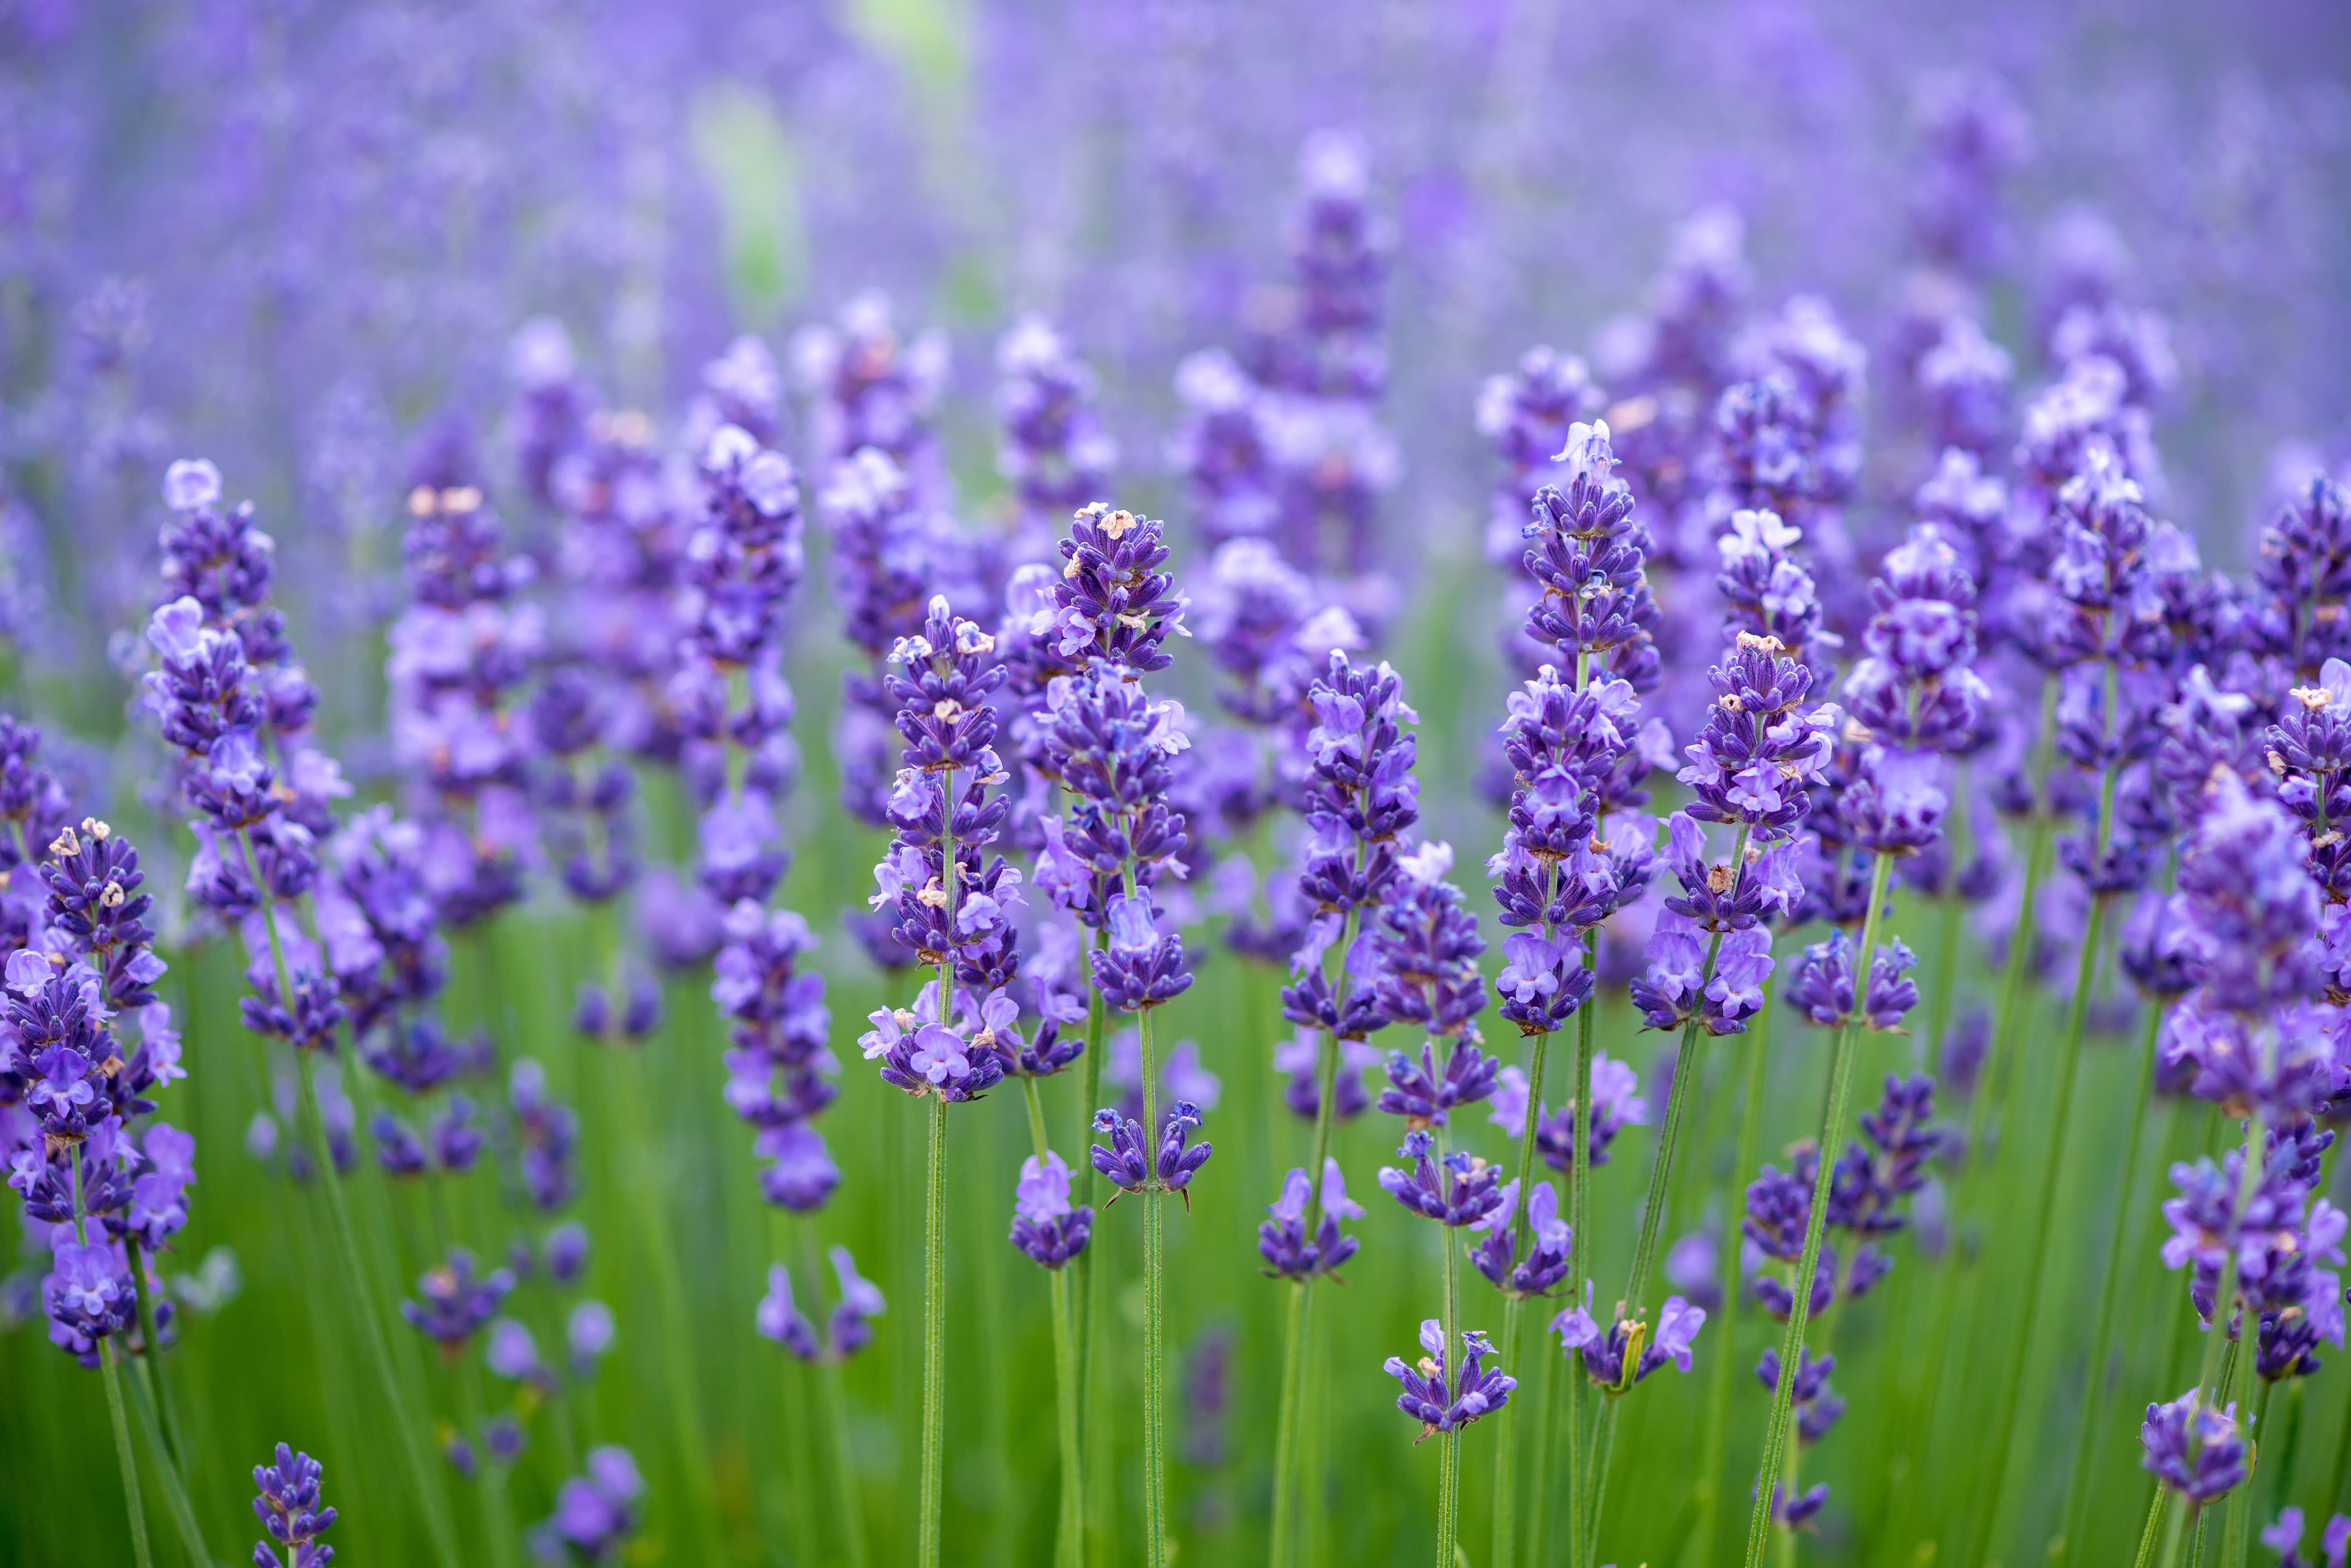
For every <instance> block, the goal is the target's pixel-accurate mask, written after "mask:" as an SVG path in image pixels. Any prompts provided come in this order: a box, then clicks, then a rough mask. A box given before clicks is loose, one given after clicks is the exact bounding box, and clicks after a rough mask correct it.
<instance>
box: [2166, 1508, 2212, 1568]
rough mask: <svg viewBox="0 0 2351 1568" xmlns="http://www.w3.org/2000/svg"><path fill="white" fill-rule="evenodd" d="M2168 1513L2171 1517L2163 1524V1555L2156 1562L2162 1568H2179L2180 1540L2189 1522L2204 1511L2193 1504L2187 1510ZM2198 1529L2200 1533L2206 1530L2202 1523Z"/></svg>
mask: <svg viewBox="0 0 2351 1568" xmlns="http://www.w3.org/2000/svg"><path fill="white" fill-rule="evenodd" d="M2168 1512H2169V1514H2170V1517H2169V1518H2168V1519H2167V1520H2165V1521H2164V1522H2163V1554H2162V1555H2161V1556H2160V1557H2158V1558H2157V1559H2156V1561H2157V1563H2158V1564H2159V1565H2160V1568H2179V1538H2180V1536H2181V1535H2182V1534H2183V1533H2184V1532H2185V1531H2186V1528H2187V1524H2188V1521H2189V1520H2190V1519H2193V1518H2195V1517H2196V1516H2197V1514H2199V1512H2201V1510H2199V1508H2197V1506H2196V1505H2195V1504H2194V1503H2192V1502H2191V1503H2189V1505H2188V1506H2187V1508H2185V1509H2172V1510H2169V1511H2168ZM2196 1528H2197V1529H2198V1530H2199V1531H2201V1530H2202V1529H2203V1528H2204V1526H2203V1524H2202V1522H2201V1521H2199V1522H2198V1524H2197V1526H2196Z"/></svg>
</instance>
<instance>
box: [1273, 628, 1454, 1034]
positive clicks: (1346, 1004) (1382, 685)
mask: <svg viewBox="0 0 2351 1568" xmlns="http://www.w3.org/2000/svg"><path fill="white" fill-rule="evenodd" d="M1307 701H1308V703H1309V705H1310V706H1311V708H1312V710H1313V713H1314V718H1315V724H1314V728H1313V729H1312V730H1311V732H1310V733H1309V734H1308V736H1307V737H1306V749H1307V754H1308V758H1309V763H1310V768H1311V771H1310V773H1309V775H1308V778H1307V780H1306V784H1305V790H1304V800H1303V801H1302V804H1301V809H1302V810H1303V813H1304V815H1305V818H1306V822H1307V829H1308V837H1307V841H1306V843H1305V846H1304V849H1303V852H1302V856H1301V862H1300V865H1299V873H1298V885H1299V892H1300V894H1301V898H1302V899H1303V900H1304V901H1305V902H1306V903H1308V904H1310V905H1311V907H1312V908H1313V909H1314V911H1315V915H1314V919H1313V923H1312V925H1311V926H1310V927H1309V930H1308V941H1307V945H1306V946H1304V947H1301V949H1300V951H1299V953H1298V954H1297V955H1296V956H1293V957H1292V959H1291V967H1292V968H1293V969H1294V970H1296V971H1298V972H1299V973H1300V974H1301V978H1300V979H1299V980H1297V981H1296V982H1295V983H1293V984H1292V985H1290V986H1289V987H1288V988H1285V989H1284V990H1283V992H1282V1016H1283V1017H1285V1018H1287V1019H1290V1021H1291V1022H1292V1023H1297V1024H1304V1025H1310V1026H1313V1027H1316V1028H1319V1029H1321V1030H1323V1031H1325V1032H1326V1033H1329V1034H1332V1035H1333V1036H1335V1037H1337V1038H1339V1039H1342V1040H1360V1039H1363V1038H1364V1036H1365V1035H1367V1034H1369V1033H1371V1032H1372V1031H1373V1030H1376V1029H1378V1028H1380V1027H1381V1026H1382V1025H1383V1024H1384V1023H1385V1022H1386V1021H1387V1018H1386V1015H1385V1013H1384V1009H1382V1007H1381V1004H1380V998H1379V996H1378V994H1377V988H1376V987H1374V986H1362V987H1356V988H1352V989H1350V988H1344V987H1343V986H1342V985H1340V984H1338V983H1336V982H1334V981H1333V980H1332V977H1331V976H1330V975H1329V974H1327V973H1326V972H1325V971H1324V969H1323V967H1322V961H1321V959H1322V954H1323V953H1324V952H1325V951H1326V950H1327V949H1328V948H1329V947H1330V946H1332V945H1333V944H1334V943H1336V942H1337V941H1338V940H1339V938H1340V936H1341V935H1342V934H1343V932H1344V931H1345V930H1346V929H1347V928H1348V926H1349V923H1350V918H1351V917H1353V919H1354V920H1356V921H1362V920H1364V911H1366V910H1376V909H1378V908H1379V907H1380V906H1382V905H1383V904H1385V903H1386V902H1387V901H1388V899H1389V897H1390V894H1391V889H1392V886H1393V884H1394V883H1395V882H1396V881H1397V879H1398V877H1399V876H1400V875H1401V872H1400V868H1399V862H1398V853H1399V851H1398V846H1397V839H1398V835H1400V834H1402V833H1404V832H1406V831H1409V830H1410V829H1411V828H1412V827H1413V826H1414V824H1415V823H1416V822H1417V821H1419V820H1420V786H1419V781H1418V780H1417V779H1415V778H1414V776H1413V771H1412V769H1413V763H1414V760H1415V758H1416V757H1417V755H1418V742H1417V740H1416V737H1414V736H1413V735H1412V733H1411V732H1410V731H1409V730H1407V729H1406V728H1405V726H1406V725H1410V724H1416V723H1418V722H1419V716H1418V715H1417V714H1416V713H1414V712H1413V710H1412V708H1411V706H1409V705H1408V704H1406V703H1405V700H1404V682H1403V680H1402V678H1401V677H1399V676H1398V675H1397V674H1396V673H1395V671H1394V670H1393V669H1391V668H1389V667H1388V666H1387V665H1386V664H1380V665H1377V666H1374V667H1373V668H1369V669H1358V668H1357V667H1356V666H1355V665H1354V664H1353V663H1352V662H1351V661H1350V660H1349V659H1348V658H1347V656H1346V654H1344V653H1332V655H1331V663H1330V667H1329V670H1328V672H1327V673H1326V674H1324V675H1323V677H1322V679H1320V680H1317V681H1316V682H1315V683H1314V685H1312V687H1311V688H1310V689H1309V691H1308V693H1307ZM1439 874H1440V875H1441V871H1440V873H1439ZM1432 885H1433V884H1432ZM1471 930H1472V932H1474V923H1473V925H1472V927H1471ZM1395 935H1396V936H1398V938H1399V939H1402V935H1403V934H1402V933H1401V932H1399V933H1395ZM1461 936H1462V933H1461V931H1460V929H1459V923H1458V921H1456V922H1455V923H1454V924H1453V926H1452V927H1449V928H1448V932H1447V935H1446V936H1445V937H1444V938H1443V939H1444V940H1445V941H1447V943H1448V944H1450V945H1453V946H1458V943H1459V941H1460V939H1461ZM1310 955H1311V961H1310ZM1341 957H1342V959H1343V960H1346V961H1348V962H1351V963H1352V962H1353V955H1352V954H1342V955H1341ZM1460 983H1461V977H1460V974H1459V971H1458V968H1457V969H1456V970H1455V971H1454V978H1453V984H1454V987H1455V988H1456V991H1457V993H1458V988H1459V985H1460ZM1422 999H1423V1000H1424V1001H1427V1000H1429V999H1430V998H1427V996H1426V994H1425V993H1424V994H1423V997H1422ZM1450 999H1451V1000H1453V1001H1457V1002H1458V1000H1460V999H1462V998H1460V997H1459V996H1458V994H1457V995H1456V996H1454V997H1453V998H1450Z"/></svg>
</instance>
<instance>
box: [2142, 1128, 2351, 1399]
mask: <svg viewBox="0 0 2351 1568" xmlns="http://www.w3.org/2000/svg"><path fill="white" fill-rule="evenodd" d="M2333 1141H2334V1134H2332V1133H2327V1132H2320V1131H2317V1130H2315V1129H2313V1128H2310V1127H2307V1126H2304V1127H2303V1128H2300V1129H2289V1130H2287V1131H2285V1132H2283V1133H2273V1134H2271V1135H2270V1137H2269V1139H2268V1147H2267V1149H2266V1151H2265V1154H2264V1157H2263V1158H2262V1161H2261V1163H2260V1168H2259V1170H2258V1171H2257V1172H2256V1173H2255V1174H2254V1176H2253V1177H2252V1180H2251V1181H2250V1182H2249V1181H2248V1180H2247V1178H2246V1171H2245V1152H2244V1151H2243V1150H2242V1149H2232V1150H2231V1151H2230V1152H2229V1153H2228V1155H2225V1156H2224V1157H2223V1158H2222V1160H2221V1161H2220V1163H2219V1164H2218V1165H2215V1164H2214V1163H2213V1162H2212V1161H2211V1160H2210V1158H2205V1159H2199V1161H2197V1163H2196V1164H2194V1165H2192V1166H2190V1165H2188V1164H2186V1163H2184V1162H2183V1163H2181V1164H2179V1165H2176V1166H2173V1167H2172V1170H2171V1179H2172V1184H2173V1186H2176V1187H2177V1188H2178V1189H2179V1196H2178V1197H2172V1198H2169V1199H2167V1200H2166V1201H2165V1203H2164V1206H2163V1218H2164V1219H2165V1220H2166V1222H2168V1224H2169V1225H2170V1226H2171V1228H2172V1234H2171V1235H2170V1236H2169V1237H2168V1238H2167V1239H2165V1241H2164V1244H2163V1261H2164V1265H2165V1266H2166V1267H2167V1268H2172V1269H2179V1268H2187V1269H2189V1270H2190V1272H2189V1297H2190V1299H2191V1300H2192V1301H2194V1302H2195V1305H2196V1310H2197V1312H2198V1314H2199V1316H2200V1317H2201V1318H2202V1319H2203V1320H2204V1321H2205V1322H2208V1323H2210V1322H2213V1321H2214V1319H2215V1315H2216V1312H2218V1311H2219V1309H2220V1305H2221V1303H2220V1301H2219V1300H2218V1298H2219V1295H2220V1285H2221V1281H2222V1279H2223V1277H2224V1275H2226V1274H2228V1273H2230V1272H2231V1270H2230V1267H2229V1266H2230V1265H2231V1263H2232V1262H2233V1265H2234V1268H2233V1278H2234V1286H2233V1291H2234V1294H2233V1297H2232V1299H2231V1301H2229V1302H2228V1303H2227V1308H2228V1315H2229V1319H2230V1322H2229V1324H2228V1328H2229V1332H2230V1333H2231V1335H2234V1334H2235V1333H2237V1332H2238V1331H2239V1330H2240V1329H2241V1325H2242V1318H2241V1315H2240V1313H2241V1312H2245V1311H2249V1312H2252V1314H2253V1316H2254V1319H2255V1322H2256V1323H2257V1324H2258V1329H2259V1336H2258V1346H2257V1351H2256V1355H2255V1361H2254V1365H2255V1368H2256V1369H2257V1370H2258V1371H2259V1372H2260V1373H2261V1375H2262V1376H2263V1377H2265V1378H2268V1379H2270V1380H2272V1381H2275V1380H2277V1379H2280V1378H2284V1377H2300V1376H2307V1375H2309V1374H2310V1373H2312V1372H2314V1371H2316V1370H2317V1369H2318V1365H2319V1363H2318V1358H2317V1354H2316V1352H2317V1349H2318V1347H2319V1346H2320V1345H2321V1344H2322V1343H2331V1344H2335V1345H2340V1344H2341V1343H2343V1333H2344V1320H2343V1304H2344V1295H2343V1283H2342V1280H2341V1277H2340V1276H2339V1275H2337V1274H2336V1273H2335V1271H2334V1270H2333V1269H2330V1268H2327V1267H2325V1265H2327V1264H2335V1265H2337V1266H2340V1265H2341V1264H2342V1262H2343V1260H2344V1254H2343V1239H2344V1236H2345V1233H2346V1229H2351V1220H2346V1217H2345V1215H2344V1213H2343V1211H2342V1210H2341V1209H2338V1208H2336V1207H2335V1206H2334V1205H2333V1204H2331V1203H2329V1202H2328V1201H2327V1200H2326V1199H2325V1198H2323V1197H2320V1198H2316V1199H2315V1201H2313V1197H2314V1187H2315V1184H2316V1180H2317V1176H2318V1174H2319V1168H2320V1161H2319V1156H2320V1155H2321V1154H2322V1153H2324V1151H2325V1149H2326V1147H2327V1145H2329V1144H2331V1143H2332V1142H2333Z"/></svg>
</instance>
